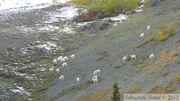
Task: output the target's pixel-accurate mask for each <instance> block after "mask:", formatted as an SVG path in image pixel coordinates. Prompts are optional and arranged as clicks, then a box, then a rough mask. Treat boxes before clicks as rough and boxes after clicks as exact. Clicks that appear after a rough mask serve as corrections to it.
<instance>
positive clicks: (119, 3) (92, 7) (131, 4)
mask: <svg viewBox="0 0 180 101" xmlns="http://www.w3.org/2000/svg"><path fill="white" fill-rule="evenodd" d="M69 2H70V3H74V4H76V5H78V6H80V7H87V10H88V11H98V12H103V13H108V12H111V11H115V10H118V9H123V8H130V9H132V8H136V7H137V6H138V2H139V0H70V1H69Z"/></svg>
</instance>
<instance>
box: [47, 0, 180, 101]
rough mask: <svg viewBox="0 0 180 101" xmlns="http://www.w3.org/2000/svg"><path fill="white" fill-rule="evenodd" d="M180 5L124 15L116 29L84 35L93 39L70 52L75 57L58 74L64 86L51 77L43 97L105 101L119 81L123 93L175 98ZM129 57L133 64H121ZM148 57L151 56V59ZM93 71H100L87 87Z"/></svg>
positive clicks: (178, 82) (165, 4)
mask: <svg viewBox="0 0 180 101" xmlns="http://www.w3.org/2000/svg"><path fill="white" fill-rule="evenodd" d="M179 6H180V2H179V1H178V0H175V1H164V2H162V4H161V5H157V6H151V5H147V6H146V7H144V8H143V12H140V13H135V14H130V15H128V16H129V20H128V21H127V22H125V23H122V24H118V26H116V27H110V28H108V29H106V30H105V31H102V32H100V33H96V32H89V33H88V31H87V32H84V33H83V35H82V36H88V35H94V34H95V36H93V38H91V40H90V41H88V42H87V45H85V46H83V47H81V48H80V49H77V50H75V51H74V52H75V54H76V58H75V59H73V60H72V61H71V62H70V63H69V65H68V67H67V68H64V69H63V70H62V72H61V74H63V75H65V79H64V81H61V80H59V79H58V78H56V79H55V80H54V81H53V83H52V84H51V85H50V87H49V89H48V90H47V92H46V93H45V96H47V98H50V99H51V98H52V99H51V100H52V101H54V100H55V101H65V100H67V101H110V96H111V94H112V91H111V87H112V84H113V83H114V82H118V84H119V87H120V88H121V89H120V92H121V93H122V94H123V93H141V94H142V93H179V92H180V89H179V88H180V80H179V76H180V65H179V62H180V58H179V55H180V44H179V42H180V41H179V40H180V22H179V20H180V8H179ZM148 25H149V26H151V28H150V30H147V28H146V27H147V26H148ZM161 32H162V33H163V34H160V33H161ZM169 32H170V33H171V35H170V33H169ZM141 33H144V37H140V34H141ZM168 33H169V35H166V34H168ZM80 38H81V37H80ZM161 38H162V39H161ZM74 40H75V41H77V40H79V39H74ZM87 40H88V39H87ZM83 42H84V43H86V41H83ZM133 54H135V55H136V59H134V60H132V59H128V60H127V61H122V58H123V57H124V56H127V57H128V55H133ZM150 54H154V58H153V59H150V58H149V56H150ZM97 69H100V70H101V73H100V74H99V82H98V83H92V82H91V78H92V77H93V72H94V71H95V70H97ZM76 77H80V79H81V80H80V82H76Z"/></svg>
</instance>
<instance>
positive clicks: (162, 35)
mask: <svg viewBox="0 0 180 101" xmlns="http://www.w3.org/2000/svg"><path fill="white" fill-rule="evenodd" d="M165 39H166V37H165V35H164V34H163V32H162V31H158V33H157V35H156V41H164V40H165Z"/></svg>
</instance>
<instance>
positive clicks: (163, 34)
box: [155, 25, 176, 42]
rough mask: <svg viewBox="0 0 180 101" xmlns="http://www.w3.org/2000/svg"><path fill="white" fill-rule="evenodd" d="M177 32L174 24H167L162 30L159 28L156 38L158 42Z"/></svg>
mask: <svg viewBox="0 0 180 101" xmlns="http://www.w3.org/2000/svg"><path fill="white" fill-rule="evenodd" d="M175 33H176V30H175V27H174V26H173V25H167V26H165V27H164V28H162V29H161V30H158V32H157V35H156V37H155V39H156V41H158V42H160V41H165V40H166V39H167V38H168V37H170V36H173V35H174V34H175Z"/></svg>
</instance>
